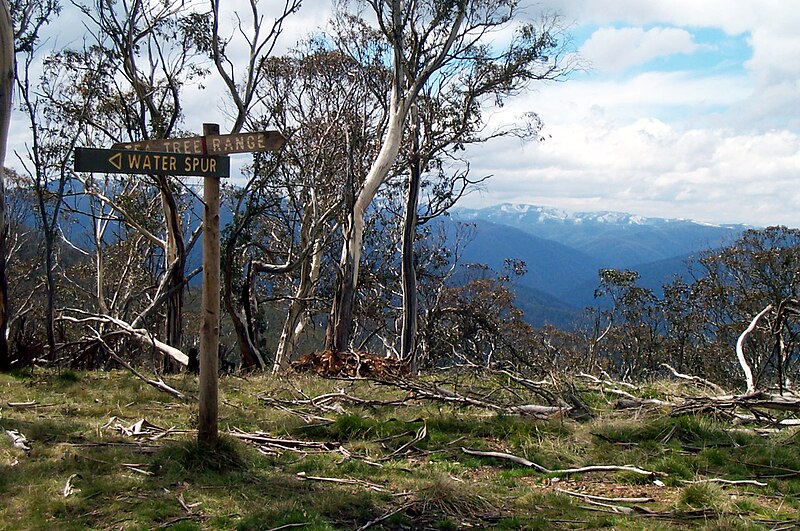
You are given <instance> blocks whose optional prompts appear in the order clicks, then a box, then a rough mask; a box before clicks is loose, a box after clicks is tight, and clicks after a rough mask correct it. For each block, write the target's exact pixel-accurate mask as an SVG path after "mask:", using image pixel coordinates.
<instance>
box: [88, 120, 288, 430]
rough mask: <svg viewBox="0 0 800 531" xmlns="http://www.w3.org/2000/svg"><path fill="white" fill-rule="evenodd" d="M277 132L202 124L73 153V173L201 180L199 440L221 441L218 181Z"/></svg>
mask: <svg viewBox="0 0 800 531" xmlns="http://www.w3.org/2000/svg"><path fill="white" fill-rule="evenodd" d="M285 142H286V139H285V138H284V137H283V135H281V134H280V133H279V132H277V131H262V132H255V133H237V134H231V135H220V134H219V125H218V124H203V136H195V137H189V138H175V139H165V140H145V141H142V142H130V143H119V144H114V146H113V149H88V148H76V149H75V171H85V172H102V173H133V174H163V175H194V176H200V177H203V178H204V180H203V203H204V210H203V288H202V291H203V322H202V324H201V325H200V389H199V394H200V396H199V401H200V404H199V408H198V409H199V413H198V425H197V440H198V442H200V443H201V444H207V445H210V444H214V443H215V442H216V441H217V438H218V432H219V430H218V426H217V421H218V416H219V415H218V389H219V387H218V383H219V382H218V378H219V376H218V370H219V357H218V352H219V315H220V300H219V287H220V243H219V204H220V198H219V180H220V178H221V177H229V176H230V160H229V159H228V157H227V155H228V154H231V153H252V152H263V151H277V150H279V149H280V148H281V147H283V144H284V143H285Z"/></svg>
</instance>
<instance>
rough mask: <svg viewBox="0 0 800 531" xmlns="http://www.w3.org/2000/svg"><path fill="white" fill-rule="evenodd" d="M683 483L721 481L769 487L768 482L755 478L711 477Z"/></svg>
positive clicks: (726, 483)
mask: <svg viewBox="0 0 800 531" xmlns="http://www.w3.org/2000/svg"><path fill="white" fill-rule="evenodd" d="M681 482H682V483H688V484H696V483H719V484H721V485H753V486H756V487H768V486H769V485H768V484H767V483H763V482H761V481H756V480H755V479H721V478H709V479H697V480H693V481H692V480H687V479H684V480H681Z"/></svg>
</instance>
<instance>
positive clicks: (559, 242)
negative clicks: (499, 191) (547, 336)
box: [452, 204, 748, 325]
mask: <svg viewBox="0 0 800 531" xmlns="http://www.w3.org/2000/svg"><path fill="white" fill-rule="evenodd" d="M452 220H453V221H454V222H468V223H471V224H474V226H475V228H474V236H473V239H472V241H471V242H470V243H469V244H468V245H467V246H466V247H465V248H464V255H463V256H462V260H461V261H462V263H469V262H475V263H484V264H486V265H489V266H490V267H492V268H493V269H495V270H497V271H500V270H501V269H502V266H503V261H504V260H505V259H506V258H516V259H520V260H523V261H525V263H526V264H527V273H526V274H525V275H524V276H522V277H521V278H519V279H518V280H517V281H516V282H517V285H518V287H519V288H520V289H517V298H518V303H519V305H520V306H521V307H523V308H524V309H526V317H527V318H528V320H529V321H530V322H531V323H533V324H535V325H541V324H543V323H545V322H549V323H551V324H556V325H565V324H566V321H565V320H564V316H565V315H566V312H565V307H570V308H573V309H574V311H575V312H578V311H579V310H580V309H581V308H583V307H585V306H588V305H593V304H594V303H595V301H594V300H593V293H594V289H595V288H596V287H597V284H598V282H599V277H598V271H599V270H600V269H602V268H617V269H632V270H635V271H637V272H639V273H640V275H641V278H640V281H639V284H640V285H642V286H644V287H648V288H651V289H654V290H656V291H658V290H660V288H661V286H663V285H664V284H666V283H668V282H670V281H671V280H672V279H673V278H674V277H675V276H676V275H682V276H685V275H686V274H687V271H688V261H689V259H690V258H691V257H692V256H696V255H697V254H699V253H700V252H702V251H704V250H707V249H712V248H715V247H720V246H722V245H726V244H729V243H732V242H733V241H734V240H735V239H736V238H737V237H739V235H740V234H741V233H742V231H743V230H745V229H746V228H748V227H746V226H744V225H725V226H721V225H711V224H707V223H698V222H694V221H690V220H685V219H662V218H647V217H643V216H637V215H633V214H628V213H623V212H608V211H603V212H568V211H566V210H561V209H556V208H548V207H542V206H535V205H524V204H503V205H497V206H492V207H486V208H481V209H466V208H459V209H455V210H454V211H453V212H452ZM548 297H549V298H548ZM528 299H531V300H528ZM553 301H557V302H558V303H559V305H553ZM531 308H535V309H536V315H532V314H528V313H527V311H528V310H529V309H531Z"/></svg>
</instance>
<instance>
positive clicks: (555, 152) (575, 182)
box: [6, 0, 800, 227]
mask: <svg viewBox="0 0 800 531" xmlns="http://www.w3.org/2000/svg"><path fill="white" fill-rule="evenodd" d="M240 3H241V4H242V6H241V7H243V8H245V9H244V11H243V12H246V5H247V3H246V2H243V0H230V1H229V2H226V3H225V4H224V5H225V6H228V7H227V8H228V9H232V8H233V6H235V5H238V4H240ZM265 5H267V4H265ZM796 6H797V4H796V3H795V2H793V1H791V0H759V1H755V0H540V1H537V2H530V3H527V0H526V1H525V2H523V12H524V15H525V16H527V17H529V18H530V19H536V18H537V17H538V15H539V14H540V13H541V12H543V11H544V12H558V13H559V14H560V15H561V17H562V20H563V22H564V23H565V24H566V25H567V27H568V32H569V34H570V35H571V37H572V48H573V50H574V51H575V52H576V53H577V54H578V55H577V56H578V57H579V58H580V61H581V62H582V64H584V65H586V67H587V68H586V69H585V70H583V71H580V72H575V73H574V74H573V75H572V76H571V77H570V79H569V80H567V81H565V82H558V83H542V84H538V85H533V86H531V87H530V90H529V91H527V92H525V93H524V94H521V95H520V96H519V97H516V98H514V99H513V100H510V101H508V102H507V103H506V105H505V106H504V107H503V108H502V109H495V110H492V111H487V112H486V114H485V116H487V117H489V118H490V123H491V124H492V125H498V126H500V125H504V124H508V123H513V122H514V121H516V120H517V119H518V117H519V116H521V115H522V114H523V113H525V112H528V111H534V112H536V113H537V114H538V115H539V116H540V117H541V119H542V120H543V121H544V124H545V128H544V131H543V134H544V136H545V137H546V140H545V141H544V142H529V143H520V141H519V140H517V139H500V140H495V141H492V142H490V143H489V144H487V145H485V146H481V147H480V148H479V149H476V150H473V151H472V152H471V153H470V165H471V168H472V172H473V175H474V176H476V177H477V176H482V175H492V176H493V177H492V178H491V179H490V180H489V181H487V183H486V185H485V188H484V189H483V190H482V191H480V192H476V193H473V194H471V195H469V196H468V197H467V198H465V200H464V202H463V205H464V206H468V207H480V206H488V205H492V204H497V203H503V202H513V203H530V204H536V205H543V206H550V207H557V208H562V209H566V210H572V211H595V210H614V211H624V212H629V213H633V214H638V215H642V216H652V217H667V218H690V219H696V220H699V221H704V222H710V223H747V224H751V225H756V226H766V225H776V224H782V225H788V226H792V227H800V186H798V184H800V31H799V30H798V28H800V10H799V9H796ZM329 13H330V2H329V0H306V1H305V3H304V5H303V7H302V8H301V10H300V12H299V14H297V15H295V16H293V17H291V18H290V19H289V20H288V21H287V25H286V32H285V34H284V36H283V40H282V42H281V46H282V47H283V48H284V49H285V48H288V47H291V46H292V45H293V44H294V42H296V40H297V39H300V38H303V37H305V36H307V35H309V34H310V33H312V32H314V31H315V30H317V29H318V28H320V27H323V26H324V25H325V22H326V20H327V17H328V16H329ZM74 16H76V15H75V14H74V12H73V11H70V10H68V9H65V12H64V13H63V15H62V17H61V20H63V21H68V20H69V19H70V18H71V17H74ZM74 22H75V23H74V24H59V27H58V28H53V29H52V30H53V31H54V32H55V35H54V36H51V40H50V41H49V42H53V43H58V44H60V45H64V44H67V43H69V42H74V43H78V42H79V41H80V38H81V37H80V35H77V34H76V35H72V36H70V35H63V34H58V32H59V31H64V28H66V27H69V28H74V30H73V31H77V30H79V29H80V28H81V25H80V22H79V21H78V20H75V21H74ZM76 45H77V44H76ZM214 90H215V89H214V87H213V85H209V86H208V87H207V88H206V89H205V90H203V91H197V92H196V94H195V95H194V96H193V98H194V103H192V101H190V102H189V105H188V107H187V111H186V122H185V124H184V128H185V129H186V130H189V131H198V132H199V131H201V129H202V124H203V123H204V122H208V121H219V122H220V123H222V125H223V127H222V129H223V130H225V116H224V113H223V112H222V111H221V109H216V110H215V109H211V108H209V105H208V102H209V100H211V101H214V100H215V99H214V98H213V93H214ZM26 136H27V132H26V127H25V124H24V120H23V117H22V115H20V114H17V115H16V116H15V120H14V121H12V139H11V146H9V147H10V148H11V149H10V150H9V153H8V155H7V158H6V164H7V165H9V166H12V167H13V166H16V157H15V155H14V154H13V149H21V147H22V146H23V143H24V142H25V139H26Z"/></svg>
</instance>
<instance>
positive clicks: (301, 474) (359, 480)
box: [297, 472, 389, 492]
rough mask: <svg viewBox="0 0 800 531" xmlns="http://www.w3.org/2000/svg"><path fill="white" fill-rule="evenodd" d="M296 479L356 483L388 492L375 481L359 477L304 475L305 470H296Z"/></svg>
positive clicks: (377, 490) (345, 483) (346, 483)
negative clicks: (343, 477)
mask: <svg viewBox="0 0 800 531" xmlns="http://www.w3.org/2000/svg"><path fill="white" fill-rule="evenodd" d="M297 479H300V480H303V481H306V480H308V481H326V482H328V483H340V484H344V485H358V486H360V487H365V488H367V489H369V490H374V491H376V492H389V491H388V490H387V489H386V488H385V487H383V486H382V485H378V484H376V483H370V482H369V481H363V480H361V479H342V478H326V477H321V476H309V475H306V473H305V472H298V473H297Z"/></svg>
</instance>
